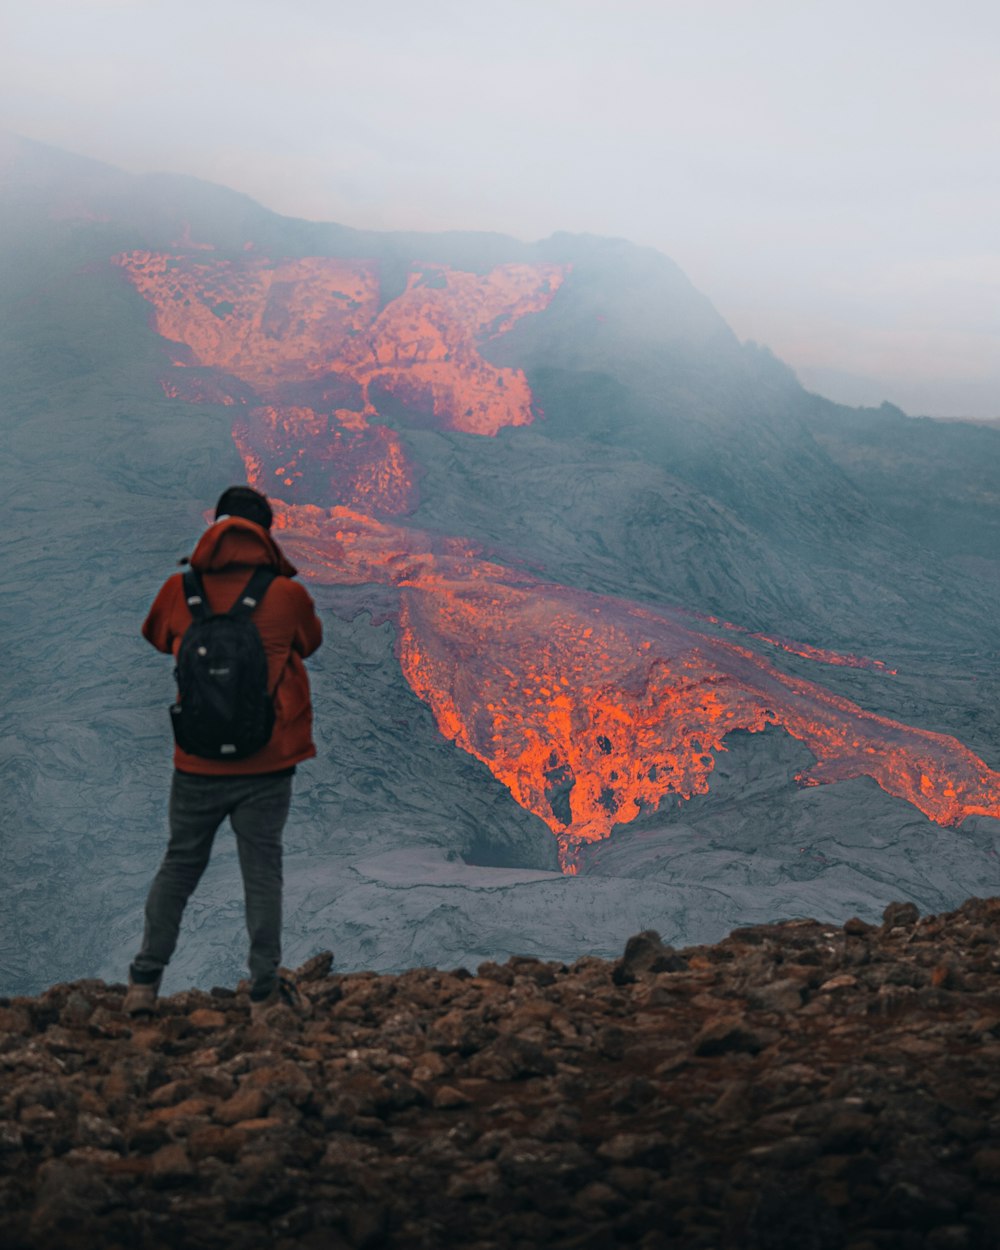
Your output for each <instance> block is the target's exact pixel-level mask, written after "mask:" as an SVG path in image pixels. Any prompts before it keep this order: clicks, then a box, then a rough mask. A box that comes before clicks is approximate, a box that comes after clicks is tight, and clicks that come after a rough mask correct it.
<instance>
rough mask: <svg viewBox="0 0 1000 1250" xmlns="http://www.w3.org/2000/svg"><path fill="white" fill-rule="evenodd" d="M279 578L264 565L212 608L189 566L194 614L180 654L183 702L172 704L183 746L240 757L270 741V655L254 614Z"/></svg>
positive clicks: (209, 755)
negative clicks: (225, 603)
mask: <svg viewBox="0 0 1000 1250" xmlns="http://www.w3.org/2000/svg"><path fill="white" fill-rule="evenodd" d="M276 576H277V573H276V572H275V570H274V569H272V568H266V567H264V566H261V567H260V568H258V569H256V570H255V571H254V574H253V576H252V577H251V578H250V580H249V581H248V582H247V584H246V587H245V588H244V590H243V592H242V594H240V595H239V597H238V598H237V600H236V602H235V603H234V604H233V606H232V607H231V608H230V610H229V611H228V612H221V613H214V612H212V610H211V609H210V608H209V606H208V600H207V598H206V596H205V590H204V587H203V585H202V582H201V578H200V577H199V576H198V573H197V571H196V570H195V569H188V570H187V571H186V572H185V574H184V595H185V598H186V599H187V605H188V607H189V608H190V610H191V617H192V620H191V624H190V625H189V626H188V628H187V631H186V633H185V634H184V637H183V638H182V639H181V645H180V650H179V651H178V652H177V667H176V668H175V670H174V675H175V677H176V678H177V702H176V703H175V704H174V705H173V706H172V707H171V709H170V720H171V724H172V725H173V728H174V738H175V740H176V742H177V745H178V746H179V747H180V748H181V750H182V751H187V752H188V754H190V755H199V756H202V757H203V758H205V759H211V760H240V759H244V758H245V757H246V756H248V755H253V754H254V752H255V751H259V750H260V749H261V747H263V746H265V745H266V744H267V742H268V741H270V738H271V731H272V730H273V729H274V701H273V700H272V698H271V694H270V692H269V690H268V688H267V656H266V655H265V653H264V644H263V642H262V641H261V637H260V634H259V633H258V631H257V626H256V625H255V624H254V623H253V620H252V619H251V615H250V614H251V613H252V612H253V610H254V608H255V607H256V606H257V604H258V603H260V601H261V599H263V597H264V595H265V593H266V591H267V588H268V586H270V584H271V582H272V581H273V580H274V578H275V577H276Z"/></svg>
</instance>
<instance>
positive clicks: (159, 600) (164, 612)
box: [142, 573, 186, 655]
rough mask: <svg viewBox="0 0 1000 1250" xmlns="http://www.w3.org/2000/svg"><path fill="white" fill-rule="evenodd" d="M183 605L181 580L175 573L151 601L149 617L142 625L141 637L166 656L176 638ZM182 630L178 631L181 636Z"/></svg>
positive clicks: (170, 651)
mask: <svg viewBox="0 0 1000 1250" xmlns="http://www.w3.org/2000/svg"><path fill="white" fill-rule="evenodd" d="M182 605H183V606H184V607H185V608H186V605H185V604H184V591H183V580H182V575H181V574H180V573H175V574H174V576H173V577H170V578H168V579H167V581H165V582H164V583H163V585H162V586H161V587H160V593H159V594H158V595H157V596H156V598H155V599H154V600H153V606H152V607H151V608H150V609H149V615H148V616H147V617H146V619H145V620H144V621H143V623H142V636H143V638H145V639H146V641H147V642H151V643H152V644H153V646H154V647H155V648H156V649H157V651H164V652H166V653H167V654H168V655H170V654H171V653H172V652H173V649H174V642H175V641H176V639H177V637H178V630H177V620H178V615H179V613H180V609H181V607H182ZM183 632H184V631H183V630H181V631H180V633H181V634H183Z"/></svg>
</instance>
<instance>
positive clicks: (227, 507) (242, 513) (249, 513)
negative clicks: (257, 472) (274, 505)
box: [215, 486, 274, 530]
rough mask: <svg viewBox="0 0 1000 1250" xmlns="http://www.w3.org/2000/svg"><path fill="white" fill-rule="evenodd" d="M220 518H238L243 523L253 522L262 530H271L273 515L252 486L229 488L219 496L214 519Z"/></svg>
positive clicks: (266, 503) (263, 499)
mask: <svg viewBox="0 0 1000 1250" xmlns="http://www.w3.org/2000/svg"><path fill="white" fill-rule="evenodd" d="M222 516H239V517H242V518H243V519H244V520H245V521H253V522H254V523H255V524H256V525H261V526H263V527H264V529H266V530H269V529H270V528H271V522H272V520H273V519H274V514H273V513H272V512H271V505H270V504H269V503H268V502H267V500H266V499H265V498H264V496H263V495H262V494H261V493H260V492H259V491H256V490H254V489H253V487H252V486H230V488H229V489H228V490H224V491H223V492H222V494H221V495H220V496H219V502H218V503H217V504H216V505H215V519H216V520H218V519H219V517H222Z"/></svg>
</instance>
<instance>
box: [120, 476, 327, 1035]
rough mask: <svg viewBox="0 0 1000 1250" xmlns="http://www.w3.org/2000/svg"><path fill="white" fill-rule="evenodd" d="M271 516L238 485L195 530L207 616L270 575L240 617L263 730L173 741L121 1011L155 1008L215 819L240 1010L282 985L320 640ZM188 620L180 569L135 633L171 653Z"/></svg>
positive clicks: (255, 1011) (276, 995)
mask: <svg viewBox="0 0 1000 1250" xmlns="http://www.w3.org/2000/svg"><path fill="white" fill-rule="evenodd" d="M271 521H272V513H271V507H270V505H269V504H268V502H267V500H266V499H265V498H264V496H263V495H261V494H259V493H258V492H257V491H255V490H252V489H251V488H250V487H249V486H233V487H230V488H229V490H227V491H225V492H224V493H223V495H222V497H221V498H220V499H219V502H218V505H217V507H216V510H215V523H214V524H213V525H211V526H210V527H209V528H208V529H207V530H206V531H205V533H204V534H203V535H202V537H201V539H200V541H199V542H198V545H197V546H196V548H195V551H194V554H193V555H192V557H191V567H192V568H193V569H195V570H196V571H197V572H198V574H199V575H200V577H201V582H202V587H203V590H204V595H205V597H206V598H207V600H208V608H209V609H210V611H211V612H213V613H225V612H228V611H229V610H230V608H231V607H233V606H234V605H235V603H236V601H237V599H238V598H239V597H240V596H241V595H243V594H244V593H245V591H246V588H247V585H248V581H249V579H250V577H251V576H252V575H253V574H254V572H255V570H257V569H258V568H259V567H260V566H261V565H265V566H269V567H270V568H271V569H273V570H274V571H275V573H276V574H277V576H275V577H274V579H273V581H272V582H271V583H270V585H269V586H268V587H267V589H266V590H265V591H264V592H263V595H262V597H261V599H260V601H259V602H258V603H257V605H256V607H254V608H253V611H252V617H251V619H252V621H253V624H254V625H255V626H256V628H257V631H258V633H259V634H260V638H261V641H262V642H263V646H264V653H265V656H266V661H267V683H268V690H269V691H270V692H271V695H272V698H273V703H274V712H275V720H274V728H273V730H272V732H271V735H270V738H269V739H268V741H267V742H266V743H265V745H264V746H262V747H260V749H259V750H256V751H254V752H253V753H252V754H249V755H246V756H242V757H241V758H225V757H222V758H208V757H205V756H202V755H195V754H190V753H188V752H187V751H185V750H182V748H181V747H180V746H179V745H177V746H175V748H174V770H175V771H174V775H173V782H172V785H171V790H170V807H169V821H170V841H169V843H168V846H167V852H166V855H165V856H164V859H163V862H162V864H161V865H160V869H159V871H158V872H157V874H156V877H155V879H154V881H153V884H152V887H151V889H150V891H149V897H148V899H147V902H146V924H145V931H144V934H143V939H142V947H141V949H140V951H139V953H138V955H137V956H136V957H135V959H134V960H133V962H132V965H131V967H130V968H129V989H128V993H127V994H126V996H125V1002H124V1004H123V1007H124V1010H125V1011H126V1012H127V1013H129V1014H130V1015H138V1014H140V1013H141V1012H149V1011H152V1010H153V1009H154V1007H155V1004H156V996H157V993H158V992H159V987H160V979H161V977H162V975H163V969H164V968H165V967H166V965H167V963H168V962H169V960H170V957H171V955H172V954H173V952H174V947H175V946H176V944H177V934H178V931H179V929H180V923H181V916H182V914H183V912H184V907H185V905H186V903H187V901H188V899H189V898H190V896H191V894H192V892H193V890H194V888H195V886H196V885H197V884H198V881H199V880H200V878H201V875H202V873H203V872H204V870H205V867H206V865H207V864H208V860H209V855H210V854H211V850H212V842H213V840H214V838H215V833H216V830H217V829H218V828H219V826H220V825H221V824H222V822H223V821H224V820H225V818H226V817H227V816H228V817H229V821H230V824H231V825H232V828H233V832H234V833H235V835H236V846H237V851H238V853H239V861H240V869H241V872H242V874H243V889H244V895H245V899H246V921H247V931H248V933H249V935H250V959H249V964H250V977H251V989H250V1011H251V1015H252V1017H253V1018H254V1019H255V1020H259V1019H263V1018H264V1017H265V1016H266V1013H267V1012H268V1011H269V1010H270V1008H271V1007H272V1006H275V1005H277V1004H278V1003H280V1002H282V1001H287V1000H288V999H289V997H290V989H289V987H287V986H286V985H285V984H284V983H283V982H282V981H281V980H280V979H279V977H278V965H279V963H280V962H281V885H282V873H281V835H282V830H283V829H284V825H285V820H286V818H287V816H288V807H289V802H290V800H291V794H292V776H293V774H294V772H295V766H296V765H297V764H299V763H300V762H301V761H302V760H305V759H309V758H310V757H312V756H314V755H315V754H316V748H315V746H314V744H313V739H312V708H311V705H310V699H309V678H308V676H307V674H306V670H305V665H304V664H303V660H304V659H305V657H306V656H309V655H312V653H313V652H314V651H315V650H316V648H317V647H318V646H319V645H320V643H321V642H322V640H323V630H322V626H321V625H320V622H319V618H318V617H317V616H316V610H315V607H314V605H313V601H312V599H311V598H310V596H309V593H308V592H307V591H306V590H305V588H304V587H303V586H301V585H300V584H299V583H298V582H295V581H292V580H291V579H292V578H293V577H294V576H295V569H294V568H293V567H292V565H291V564H290V563H289V562H288V560H287V559H286V558H285V556H284V554H283V553H282V552H281V550H280V549H279V547H278V545H277V544H276V543H275V541H274V539H273V538H272V537H271V534H270V529H271ZM192 619H193V618H192V609H191V608H190V607H189V606H188V598H187V592H186V591H185V587H184V575H183V574H182V573H175V574H174V576H173V577H171V578H169V579H168V580H167V581H166V582H165V583H164V585H163V587H162V588H161V590H160V593H159V594H158V595H157V596H156V600H155V602H154V603H153V606H152V608H151V609H150V612H149V616H148V617H147V618H146V621H145V623H144V624H143V627H142V633H143V636H144V637H145V638H146V639H147V640H148V641H149V642H151V643H152V644H153V646H154V647H156V648H157V650H159V651H164V652H166V653H167V654H168V655H173V656H174V657H177V654H178V652H179V650H180V646H181V641H182V639H183V638H184V635H185V633H186V632H187V630H188V627H189V626H190V625H191V622H192ZM258 654H259V651H258Z"/></svg>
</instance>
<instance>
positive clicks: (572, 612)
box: [280, 508, 1000, 871]
mask: <svg viewBox="0 0 1000 1250" xmlns="http://www.w3.org/2000/svg"><path fill="white" fill-rule="evenodd" d="M280 524H281V525H282V526H283V528H284V529H285V532H284V534H283V536H282V539H283V542H284V544H285V546H286V547H287V548H288V549H289V550H290V551H291V552H292V553H293V555H294V557H295V558H296V559H297V561H299V562H300V564H301V565H302V566H303V567H304V568H306V569H307V571H308V574H309V575H310V576H311V577H313V578H314V579H315V580H317V581H326V582H333V583H363V582H384V583H391V584H394V585H397V586H399V587H400V590H401V610H400V622H399V623H400V633H399V657H400V662H401V664H402V668H403V672H404V673H405V675H406V677H407V680H408V681H409V682H410V684H411V685H412V687H413V688H414V690H415V691H416V692H417V693H418V694H419V695H420V697H421V698H422V699H424V700H425V701H426V702H427V703H428V704H429V705H430V707H431V709H432V710H433V713H434V717H435V720H436V722H437V725H438V728H439V729H440V730H441V732H442V734H444V735H445V736H446V737H447V738H450V739H452V740H453V741H454V742H456V743H457V744H458V745H459V746H460V747H462V748H463V749H464V750H466V751H468V752H469V753H470V754H472V755H475V756H476V757H477V758H478V759H480V760H482V761H483V762H484V763H485V764H486V765H487V766H488V767H489V768H490V770H491V771H492V773H493V774H494V776H495V777H497V778H498V779H499V780H500V781H502V782H503V783H504V785H506V786H507V787H508V789H509V790H510V792H511V794H512V795H513V796H514V798H515V799H516V800H517V801H518V803H520V804H521V805H522V806H523V807H526V808H527V809H528V810H530V811H532V812H534V813H535V814H536V815H537V816H539V817H541V819H542V820H544V821H545V822H546V824H547V825H548V826H549V828H550V829H551V830H552V831H553V833H554V834H555V836H556V837H557V839H558V840H559V845H560V858H561V862H562V863H563V866H564V868H566V869H567V870H569V871H572V868H573V864H574V858H575V852H576V849H577V848H578V847H579V845H580V844H581V843H584V842H592V841H597V840H599V839H601V838H605V837H607V836H608V834H609V833H610V832H611V829H612V828H613V826H614V825H615V824H618V823H625V822H628V821H630V820H632V819H634V817H635V816H636V815H637V814H638V812H639V811H640V810H641V809H642V808H643V807H646V806H655V805H657V804H658V803H659V802H660V801H661V800H662V799H663V798H664V797H665V796H667V795H676V796H679V797H681V798H689V797H690V796H691V795H693V794H702V793H705V792H706V791H707V789H708V778H709V776H710V774H711V772H712V769H713V768H714V765H715V758H714V754H713V753H714V752H718V751H721V750H724V749H725V747H724V739H725V737H726V735H727V734H729V733H732V732H733V731H734V730H738V729H742V730H748V731H750V732H751V733H753V732H756V731H758V730H761V729H763V728H764V727H765V726H766V725H781V726H783V727H784V728H785V729H786V730H787V731H788V732H789V733H790V734H791V735H792V736H793V737H795V738H797V739H799V740H800V741H801V742H802V743H804V744H805V746H806V747H807V748H808V749H809V750H810V751H811V752H812V753H813V755H815V757H816V761H817V762H816V764H815V766H814V767H812V768H811V769H810V770H809V771H808V772H807V773H806V774H804V775H802V776H801V777H800V778H799V781H800V783H801V784H803V785H820V784H824V783H829V782H834V781H842V780H847V779H848V778H851V777H861V776H867V777H871V778H872V779H873V780H874V781H875V782H877V784H878V785H879V786H881V788H882V789H883V790H885V791H886V792H887V793H888V794H892V795H894V796H896V797H897V798H901V799H905V800H906V801H907V802H909V803H912V804H913V805H914V806H915V807H917V808H919V809H920V811H922V812H923V813H924V814H925V815H927V816H928V817H929V818H930V819H931V820H934V821H937V822H938V823H939V824H942V825H958V824H960V823H961V821H962V820H963V819H964V818H965V817H966V816H968V815H972V814H981V815H989V816H994V817H998V818H1000V773H996V772H993V771H992V770H991V769H990V768H988V767H987V766H986V764H984V763H983V761H982V760H980V759H978V758H977V757H976V756H975V755H973V753H972V752H971V751H969V750H968V749H967V748H966V747H964V746H962V744H961V743H960V742H958V741H957V740H956V739H954V738H951V737H948V736H947V735H944V734H937V733H930V732H928V731H926V730H921V729H914V728H911V727H909V726H907V725H903V724H900V723H899V722H896V721H892V720H889V719H888V718H886V717H882V716H876V715H874V714H872V713H870V712H866V711H864V709H862V708H860V707H858V706H857V705H856V704H854V703H851V702H850V701H849V700H847V699H843V698H841V697H839V696H838V695H834V694H831V693H830V692H829V691H827V690H824V689H823V688H822V687H821V686H818V685H815V684H813V683H812V682H807V681H803V680H801V679H798V678H794V677H790V676H788V675H787V674H784V673H782V672H780V671H779V670H777V669H775V668H774V667H773V666H772V665H771V664H769V663H768V662H767V661H766V660H764V659H763V658H762V657H760V656H758V655H757V654H755V653H754V652H752V651H750V650H748V649H747V648H745V647H742V646H739V645H738V644H736V643H732V642H728V641H724V640H722V639H720V638H717V637H714V636H713V635H711V634H709V633H707V632H704V631H702V630H699V629H697V628H694V627H692V626H691V625H690V624H689V623H686V622H684V620H683V615H684V614H682V613H677V614H673V613H670V612H666V611H664V612H655V611H652V610H650V609H649V608H646V607H643V606H641V605H638V604H634V603H630V602H628V601H627V600H620V599H614V598H611V597H607V596H597V595H592V594H588V593H586V592H583V591H577V590H572V589H569V588H567V587H563V586H555V585H550V584H544V583H540V582H535V581H531V580H529V579H528V578H526V577H523V576H520V575H518V574H515V573H513V572H511V571H510V570H508V569H506V568H504V567H503V566H500V565H496V564H490V563H488V562H487V561H484V560H478V559H476V557H475V555H474V553H470V552H468V551H464V552H460V551H459V549H458V544H452V550H450V551H449V549H448V546H449V545H448V544H447V543H443V542H441V541H440V540H438V541H437V542H436V543H435V542H432V541H430V540H429V539H428V538H427V536H422V535H420V534H419V532H417V531H415V530H411V529H406V528H404V527H397V526H388V525H380V524H377V523H374V522H372V521H371V520H370V519H368V518H366V517H364V516H362V515H360V514H352V513H349V512H347V511H346V510H344V509H333V510H332V511H331V512H330V513H328V514H324V513H323V512H322V511H321V510H319V509H300V508H295V509H289V510H288V511H287V512H285V513H284V515H283V516H282V517H281V520H280Z"/></svg>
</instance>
